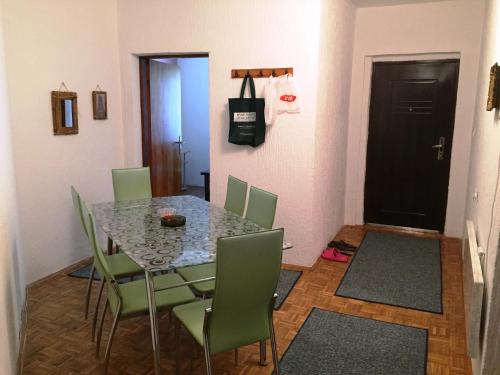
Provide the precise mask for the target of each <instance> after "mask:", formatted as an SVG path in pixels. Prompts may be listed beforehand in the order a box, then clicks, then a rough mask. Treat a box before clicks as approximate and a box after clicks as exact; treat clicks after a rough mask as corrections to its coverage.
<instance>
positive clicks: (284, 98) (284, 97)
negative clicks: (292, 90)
mask: <svg viewBox="0 0 500 375" xmlns="http://www.w3.org/2000/svg"><path fill="white" fill-rule="evenodd" d="M295 99H297V97H296V96H295V95H281V96H280V100H282V101H284V102H293V101H295Z"/></svg>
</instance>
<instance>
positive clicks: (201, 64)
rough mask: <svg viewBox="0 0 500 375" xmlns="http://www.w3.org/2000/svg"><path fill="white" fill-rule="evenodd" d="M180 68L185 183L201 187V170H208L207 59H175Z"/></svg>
mask: <svg viewBox="0 0 500 375" xmlns="http://www.w3.org/2000/svg"><path fill="white" fill-rule="evenodd" d="M177 65H179V68H180V69H181V97H182V100H181V101H182V139H183V141H184V142H185V143H184V151H189V153H188V154H187V155H186V160H187V164H186V184H187V185H191V186H203V184H204V182H203V176H202V175H201V174H200V172H202V171H206V170H209V169H210V132H209V130H210V129H209V123H210V119H209V103H208V90H209V88H208V59H207V58H206V57H200V58H188V59H178V61H177Z"/></svg>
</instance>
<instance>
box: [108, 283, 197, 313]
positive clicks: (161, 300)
mask: <svg viewBox="0 0 500 375" xmlns="http://www.w3.org/2000/svg"><path fill="white" fill-rule="evenodd" d="M183 282H184V280H183V279H182V278H181V277H180V276H179V275H177V274H175V273H171V274H166V275H160V276H156V277H155V278H154V283H155V287H156V288H165V287H168V286H172V285H176V284H180V283H183ZM118 288H119V289H120V293H121V297H122V303H123V304H122V307H121V311H120V314H121V315H122V316H126V315H131V314H137V313H142V312H147V311H148V310H149V308H148V298H147V291H146V281H145V280H137V281H132V282H129V283H126V284H119V285H118ZM194 299H195V296H194V294H193V292H191V290H190V289H189V287H187V286H183V287H178V288H173V289H166V290H162V291H159V292H157V293H156V294H155V300H156V307H157V309H161V308H165V307H171V306H177V305H180V304H183V303H187V302H191V301H192V300H194ZM110 307H111V310H113V314H116V311H114V308H116V305H113V304H111V305H110Z"/></svg>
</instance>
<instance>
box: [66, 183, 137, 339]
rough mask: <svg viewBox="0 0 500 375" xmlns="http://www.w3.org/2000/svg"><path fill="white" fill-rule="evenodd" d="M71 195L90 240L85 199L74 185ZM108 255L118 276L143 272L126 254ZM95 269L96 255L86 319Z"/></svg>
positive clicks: (90, 278)
mask: <svg viewBox="0 0 500 375" xmlns="http://www.w3.org/2000/svg"><path fill="white" fill-rule="evenodd" d="M71 196H72V198H73V206H74V209H75V212H76V213H77V216H78V218H79V220H80V223H81V224H82V227H83V230H84V232H85V235H86V236H87V238H88V239H89V240H90V238H89V229H88V226H87V221H86V220H85V216H84V211H85V214H87V208H86V205H85V204H84V203H83V200H82V198H81V196H80V194H79V193H78V191H77V190H76V189H75V188H74V187H73V186H71ZM100 251H101V252H102V250H100ZM103 256H104V254H103ZM106 257H107V259H108V263H109V267H110V270H111V272H112V274H113V275H114V276H115V277H117V278H121V277H125V276H133V275H136V274H140V273H143V270H142V269H141V268H140V267H139V266H138V265H137V264H136V263H135V262H133V261H132V260H131V259H130V258H129V257H128V256H126V255H125V254H113V255H107V256H106ZM95 271H96V268H95V257H94V263H93V264H92V269H91V271H90V275H89V279H88V283H87V292H86V296H85V319H87V317H88V313H89V304H90V295H91V292H92V282H93V281H94V275H95ZM99 275H100V276H101V278H102V275H101V274H99ZM101 294H102V286H101V288H100V290H99V297H98V301H99V300H100V298H101ZM98 305H99V304H98V303H97V305H96V313H97V309H98ZM96 313H95V314H94V323H93V329H92V332H94V331H95V319H96ZM92 339H93V336H92Z"/></svg>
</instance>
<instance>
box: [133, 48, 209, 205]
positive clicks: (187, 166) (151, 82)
mask: <svg viewBox="0 0 500 375" xmlns="http://www.w3.org/2000/svg"><path fill="white" fill-rule="evenodd" d="M139 70H140V72H139V73H140V91H141V92H140V94H141V120H142V121H141V122H142V124H141V125H142V127H141V131H142V160H143V165H144V166H149V167H150V168H151V188H152V193H153V196H154V197H159V196H171V195H180V194H190V195H196V196H199V197H201V198H205V186H204V183H205V178H204V175H206V174H207V173H210V172H209V171H210V161H209V160H210V156H209V149H210V146H209V145H210V135H209V107H208V54H205V53H202V54H181V55H158V56H141V57H139Z"/></svg>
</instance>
